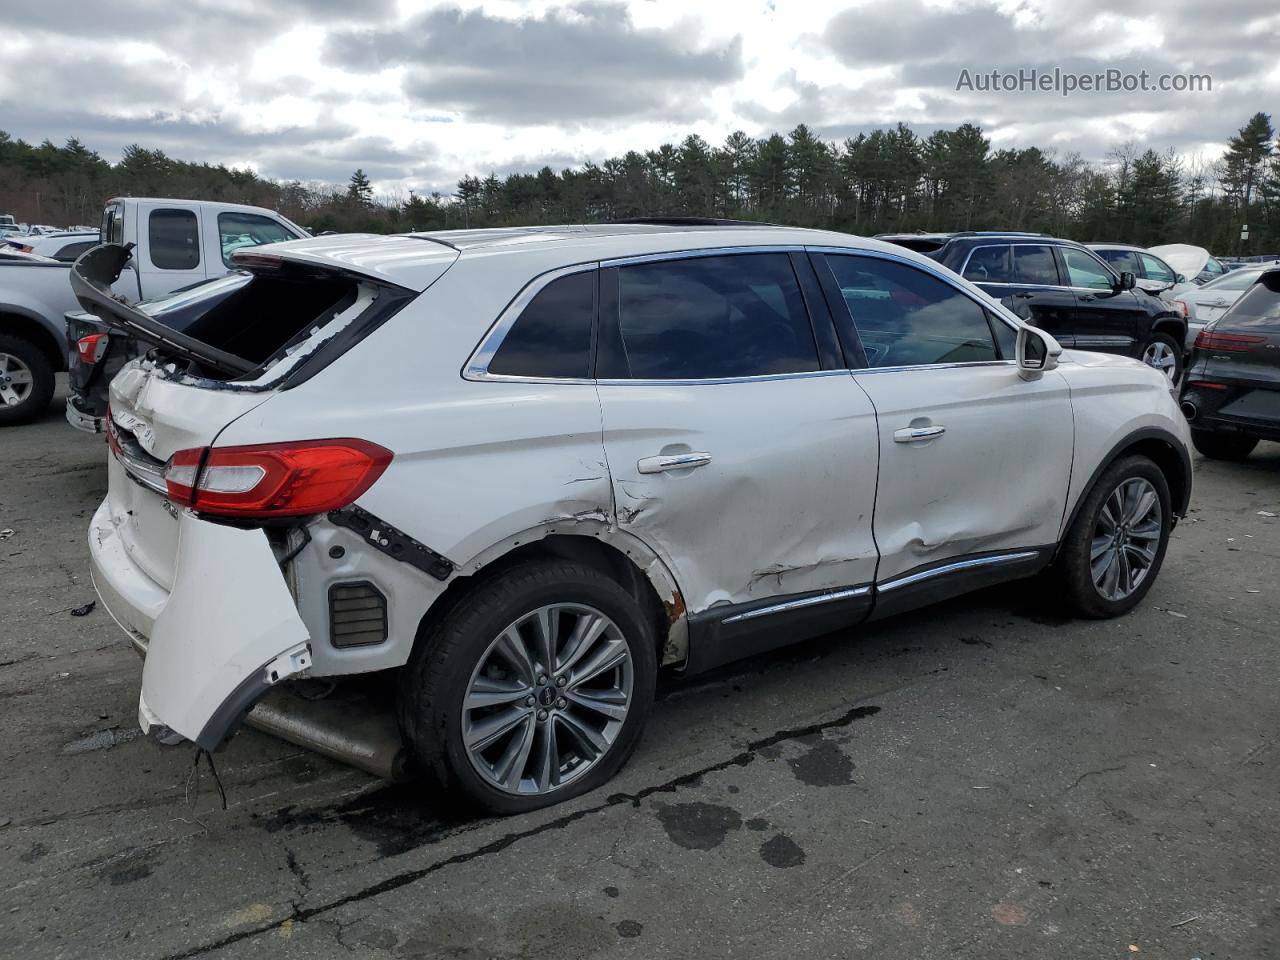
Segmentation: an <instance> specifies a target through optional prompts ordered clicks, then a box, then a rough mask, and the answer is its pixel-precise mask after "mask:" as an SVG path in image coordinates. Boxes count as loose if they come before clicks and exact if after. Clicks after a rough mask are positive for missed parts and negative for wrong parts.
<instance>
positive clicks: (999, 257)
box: [964, 246, 1013, 283]
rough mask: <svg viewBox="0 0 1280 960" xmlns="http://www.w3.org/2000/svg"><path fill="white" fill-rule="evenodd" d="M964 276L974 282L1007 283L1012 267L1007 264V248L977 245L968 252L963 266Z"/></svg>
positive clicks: (1011, 276)
mask: <svg viewBox="0 0 1280 960" xmlns="http://www.w3.org/2000/svg"><path fill="white" fill-rule="evenodd" d="M964 277H965V279H966V280H972V281H973V282H974V283H1009V282H1010V281H1011V280H1012V279H1013V268H1012V267H1011V266H1010V265H1009V248H1008V247H1007V246H1002V247H978V248H977V249H976V250H974V251H973V253H971V254H969V262H968V263H966V264H965V267H964Z"/></svg>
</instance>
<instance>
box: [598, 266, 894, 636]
mask: <svg viewBox="0 0 1280 960" xmlns="http://www.w3.org/2000/svg"><path fill="white" fill-rule="evenodd" d="M809 309H812V310H813V311H814V312H815V318H814V319H815V320H816V321H817V322H818V324H819V325H818V328H817V329H816V330H815V327H814V324H813V323H812V322H811V320H810V316H809ZM833 351H836V352H838V345H837V344H836V343H835V339H834V331H833V330H832V329H831V326H830V320H829V314H828V313H827V312H826V306H825V301H824V300H823V297H822V293H821V290H820V289H819V287H818V285H817V281H816V277H815V276H814V274H813V268H812V266H811V265H810V264H809V262H808V258H807V257H805V256H804V255H803V254H802V253H800V252H798V251H797V252H786V251H776V252H775V251H769V252H759V251H753V250H751V249H750V248H748V249H745V250H742V251H740V252H738V251H734V252H729V253H725V252H716V253H713V254H707V255H699V254H696V253H689V254H682V255H680V256H677V257H656V258H641V259H639V260H630V261H626V262H620V263H618V264H616V265H608V264H606V265H605V269H603V270H602V275H601V319H600V335H599V346H598V354H597V370H596V373H597V377H598V380H597V384H598V390H599V396H600V402H601V410H602V416H603V424H604V442H605V451H606V454H607V457H608V461H609V469H610V473H611V475H612V481H613V487H614V499H615V505H616V511H617V519H618V524H619V526H620V527H622V528H623V529H625V530H629V531H631V532H633V533H635V534H636V535H637V536H639V537H640V538H641V539H642V540H644V541H645V542H646V543H648V544H649V545H650V547H651V548H652V549H654V550H655V551H656V552H657V553H658V554H659V555H660V556H661V557H662V558H663V560H664V561H665V562H666V563H667V564H668V565H669V567H670V568H671V569H672V571H673V572H674V573H675V575H676V578H677V580H678V581H679V584H680V587H681V590H682V592H683V594H684V597H685V601H686V603H687V605H688V609H689V612H690V615H691V621H692V622H694V623H698V622H699V621H702V622H708V621H714V622H716V623H717V624H719V625H720V626H722V627H723V628H724V630H725V632H724V633H723V634H721V639H722V640H723V642H724V644H725V645H726V646H728V647H729V648H731V649H732V650H733V653H730V654H728V656H729V657H732V656H737V655H745V654H747V653H750V652H753V651H754V650H755V649H758V648H757V647H754V646H752V644H753V643H754V642H755V640H754V639H753V638H751V637H748V636H747V635H746V634H747V633H748V632H749V631H748V629H747V628H749V627H750V628H754V627H756V626H758V625H762V624H769V625H772V626H781V625H784V624H786V623H787V616H788V615H791V614H803V615H805V616H807V615H809V614H810V613H814V614H817V613H821V614H823V615H828V616H832V617H833V618H834V620H835V621H836V622H839V621H840V619H841V618H842V619H843V620H844V621H846V622H847V621H848V620H850V619H856V618H858V617H860V616H861V615H862V614H864V613H865V611H866V608H867V605H868V603H869V593H870V590H869V587H868V585H869V584H870V582H871V580H872V578H873V576H874V573H875V564H876V549H875V543H874V541H873V539H872V533H871V517H872V507H873V504H874V500H875V488H876V460H877V452H876V426H875V413H874V410H873V409H872V406H871V403H870V401H869V400H868V399H867V396H866V394H864V393H863V392H862V391H861V390H859V389H858V388H857V386H856V385H855V384H854V383H853V381H852V379H851V378H850V376H849V373H848V371H847V369H845V364H844V362H843V360H841V359H838V357H837V356H836V354H835V353H833ZM791 601H796V602H797V604H798V605H797V606H794V607H788V608H782V607H781V606H780V605H781V604H783V603H789V602H791ZM791 625H792V626H795V623H794V621H793V622H792V624H791ZM832 625H834V623H833V624H832ZM828 628H830V627H828ZM717 629H718V628H717ZM809 632H813V631H809ZM694 646H695V647H696V646H697V644H696V643H695V644H694ZM696 654H697V651H696V650H695V655H696Z"/></svg>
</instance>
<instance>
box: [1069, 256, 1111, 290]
mask: <svg viewBox="0 0 1280 960" xmlns="http://www.w3.org/2000/svg"><path fill="white" fill-rule="evenodd" d="M1062 259H1063V260H1064V261H1065V262H1066V264H1067V276H1068V277H1069V278H1070V281H1069V282H1070V284H1071V286H1073V287H1088V288H1089V289H1091V290H1110V289H1111V274H1110V273H1108V272H1107V268H1106V267H1104V266H1103V265H1102V264H1100V263H1099V262H1098V261H1097V260H1096V259H1094V258H1093V257H1092V256H1090V255H1089V254H1087V253H1085V252H1084V251H1083V250H1075V249H1073V248H1071V247H1063V248H1062Z"/></svg>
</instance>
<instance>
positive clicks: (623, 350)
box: [600, 253, 820, 380]
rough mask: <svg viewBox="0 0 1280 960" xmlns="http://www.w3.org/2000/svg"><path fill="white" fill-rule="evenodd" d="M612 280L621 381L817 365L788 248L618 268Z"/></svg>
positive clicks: (804, 368)
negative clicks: (615, 286) (614, 282)
mask: <svg viewBox="0 0 1280 960" xmlns="http://www.w3.org/2000/svg"><path fill="white" fill-rule="evenodd" d="M617 277H618V333H619V335H620V340H621V344H620V345H619V346H620V349H618V350H617V351H616V353H617V354H619V357H617V358H615V359H614V360H612V361H611V362H612V363H613V364H614V365H616V366H619V367H622V368H624V371H625V372H624V373H623V375H624V376H626V377H630V378H634V379H641V380H706V379H723V378H736V377H755V376H764V375H768V374H781V373H803V372H807V371H811V370H818V369H820V366H819V363H818V348H817V345H816V343H815V342H814V339H813V328H812V327H811V326H810V324H809V314H808V311H807V310H806V308H805V305H804V298H803V297H802V296H801V294H800V284H799V282H798V281H797V280H796V275H795V271H794V270H793V269H792V268H791V261H790V259H789V258H788V257H787V256H786V255H785V254H776V253H744V254H736V255H729V256H715V257H691V258H689V259H687V260H659V261H654V262H652V263H640V264H635V265H633V266H625V267H620V268H618V274H617ZM613 375H614V371H612V370H611V371H609V372H607V373H601V374H600V376H613Z"/></svg>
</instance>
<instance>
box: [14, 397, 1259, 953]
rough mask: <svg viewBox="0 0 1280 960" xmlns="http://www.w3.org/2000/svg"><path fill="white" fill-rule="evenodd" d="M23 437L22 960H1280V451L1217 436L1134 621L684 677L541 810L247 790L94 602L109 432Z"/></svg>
mask: <svg viewBox="0 0 1280 960" xmlns="http://www.w3.org/2000/svg"><path fill="white" fill-rule="evenodd" d="M0 449H3V451H4V457H3V458H2V459H0V529H2V530H4V531H5V534H4V536H5V539H3V541H0V623H3V629H2V630H0V705H2V707H3V709H2V712H0V715H2V716H3V717H4V719H5V727H6V733H7V734H8V735H7V736H6V737H5V738H4V741H3V746H0V751H2V760H0V763H2V764H3V770H4V776H3V777H2V778H0V878H2V879H3V898H2V900H0V903H2V904H3V906H2V910H3V912H2V913H0V956H3V957H23V958H35V957H98V958H110V957H128V958H178V957H197V956H198V957H226V958H231V957H261V956H270V957H278V958H289V957H328V956H348V955H356V956H375V957H379V956H387V957H465V958H472V957H474V958H482V957H522V958H542V957H548V958H549V957H554V958H557V960H567V958H574V957H589V956H609V957H614V956H617V957H651V956H659V955H663V956H694V955H697V956H705V957H721V956H739V957H764V956H826V957H844V956H868V957H872V956H874V957H886V956H892V957H917V958H932V957H938V958H942V957H947V958H951V957H983V958H991V957H1015V956H1017V957H1073V958H1075V957H1128V956H1133V955H1137V956H1140V957H1145V956H1149V957H1161V958H1166V957H1167V958H1184V960H1186V958H1192V957H1202V958H1210V957H1212V958H1217V960H1223V958H1262V957H1269V956H1277V955H1280V906H1278V904H1280V853H1278V851H1280V776H1278V775H1277V770H1278V769H1280V767H1278V763H1280V751H1277V749H1276V747H1275V741H1276V737H1277V729H1280V727H1278V724H1277V721H1278V720H1280V707H1278V705H1277V702H1278V696H1277V693H1278V689H1277V677H1278V676H1280V671H1278V667H1280V652H1278V650H1277V637H1280V595H1278V594H1277V590H1276V571H1277V569H1280V567H1278V564H1280V517H1276V516H1275V514H1277V513H1280V445H1276V444H1263V445H1262V446H1261V447H1260V448H1259V450H1258V451H1257V452H1256V453H1255V454H1254V456H1253V457H1252V458H1251V459H1250V460H1249V461H1248V462H1247V463H1244V464H1224V463H1217V462H1210V461H1205V460H1200V459H1197V461H1196V471H1197V473H1196V483H1197V487H1196V492H1195V495H1194V497H1193V501H1192V513H1191V515H1190V517H1189V519H1188V520H1187V521H1184V522H1183V523H1181V524H1180V525H1179V526H1178V528H1177V530H1176V531H1175V532H1174V536H1173V539H1172V541H1171V545H1170V548H1169V552H1168V557H1167V559H1166V562H1165V566H1164V570H1163V572H1162V573H1161V575H1160V578H1159V581H1158V582H1157V584H1156V585H1155V588H1154V589H1153V590H1152V592H1151V593H1150V595H1149V596H1148V598H1147V600H1146V602H1145V603H1144V604H1143V605H1142V606H1141V607H1140V608H1139V609H1138V610H1137V611H1135V612H1134V613H1132V614H1131V615H1129V616H1126V617H1124V618H1122V619H1119V620H1115V621H1101V622H1085V621H1068V620H1063V619H1061V618H1060V617H1058V616H1057V615H1056V614H1055V613H1054V607H1053V604H1052V598H1050V597H1046V596H1044V595H1043V594H1042V592H1041V591H1040V589H1039V587H1038V586H1037V585H1035V584H1019V585H1015V586H1014V587H1012V588H1005V589H1000V590H995V591H988V592H985V593H982V594H978V595H976V596H972V597H968V598H962V599H960V600H956V601H952V602H949V603H947V604H944V605H942V606H939V607H934V608H930V609H927V610H924V611H922V612H920V613H917V614H914V615H909V616H905V617H901V618H899V619H896V620H891V621H887V622H883V623H879V624H876V625H873V626H870V627H866V628H863V629H860V630H858V631H856V632H851V633H849V634H846V635H833V636H830V637H827V638H823V639H821V640H818V641H814V642H810V643H805V644H802V645H800V646H797V647H793V648H790V649H789V650H786V651H784V652H782V653H780V654H776V655H772V656H768V657H761V658H757V659H754V660H750V661H746V662H743V663H740V664H737V665H734V666H732V667H729V668H726V669H724V670H721V671H719V672H717V673H714V674H711V675H709V676H702V677H698V678H695V679H691V680H688V681H682V680H680V679H678V678H668V679H667V680H665V681H664V682H663V683H662V684H661V685H660V688H659V699H660V702H659V704H658V706H657V708H656V710H655V713H654V717H653V721H652V723H651V725H650V727H649V730H648V733H647V735H646V738H645V740H644V742H643V744H642V745H641V747H640V749H639V751H638V753H637V754H636V756H635V758H634V759H633V760H632V762H631V763H630V764H629V766H628V767H627V768H626V769H625V770H624V771H623V773H622V775H621V776H620V777H618V778H617V779H616V780H615V781H614V782H613V783H611V784H610V785H609V786H607V787H606V788H604V789H603V790H601V791H597V792H596V793H594V794H588V795H587V796H584V797H581V798H579V799H577V800H574V801H571V802H569V803H567V804H563V805H560V806H556V807H553V808H550V809H548V810H544V811H541V812H539V813H536V814H532V815H527V816H521V817H515V818H509V819H475V818H470V817H468V816H467V815H466V813H465V811H463V812H460V811H457V810H451V809H447V808H445V807H444V806H442V805H441V804H440V803H439V802H438V801H437V799H436V798H433V797H432V796H430V795H427V794H425V793H424V792H423V791H422V790H421V789H419V788H417V787H416V786H415V785H414V784H405V785H397V786H387V785H385V784H383V783H381V782H378V781H375V780H374V779H372V778H370V777H369V776H367V775H365V774H363V773H360V772H358V771H355V770H352V769H349V768H346V767H343V766H340V765H338V764H335V763H331V762H329V761H326V760H324V759H322V758H320V757H318V756H315V755H312V754H309V753H306V752H303V751H300V750H298V749H297V748H294V747H291V746H289V745H287V744H284V743H282V742H279V741H275V740H272V739H270V738H268V737H265V736H263V735H261V734H258V733H255V732H252V731H246V732H243V733H242V734H240V735H239V736H237V737H236V738H235V740H234V741H233V742H232V743H231V744H230V746H229V747H228V748H227V749H226V750H225V751H223V752H222V753H221V754H219V755H218V756H217V765H218V771H219V773H220V775H221V780H222V784H223V786H224V787H225V790H226V796H227V809H226V810H225V811H223V810H222V809H221V805H220V803H219V799H218V792H217V788H216V786H215V784H214V782H213V780H212V779H211V777H210V776H209V773H208V770H207V768H205V767H203V765H202V766H201V768H200V770H199V771H198V773H199V776H198V777H197V776H195V775H193V769H192V759H193V751H192V748H191V747H190V746H189V745H185V746H180V747H162V746H160V745H158V744H155V743H152V742H150V741H148V740H145V739H143V738H141V737H140V736H139V735H138V732H137V726H136V708H137V694H138V683H139V675H140V662H139V660H138V659H137V657H136V656H135V655H134V654H133V652H132V651H131V649H130V647H129V646H128V644H127V643H126V641H125V639H124V636H123V634H121V633H120V631H119V630H118V628H117V627H116V626H115V624H114V623H113V622H112V621H111V618H110V617H109V616H108V615H107V613H106V611H105V610H103V609H102V608H101V607H98V608H97V609H94V610H92V611H90V612H89V613H88V614H87V615H84V616H75V615H73V611H77V608H82V607H83V606H84V605H86V604H88V603H89V602H90V601H91V600H93V599H94V593H93V587H92V584H91V583H90V581H89V576H88V568H87V562H86V548H85V545H84V537H85V529H86V526H87V523H88V518H89V516H90V515H91V513H92V511H93V508H94V507H95V506H96V504H97V503H98V502H99V500H100V499H101V497H102V496H103V494H104V492H105V487H106V478H105V475H104V466H103V464H104V456H105V452H104V448H103V444H102V443H101V441H100V440H96V439H94V438H90V437H88V436H86V435H83V434H78V433H76V432H74V431H72V430H71V429H70V428H69V427H67V426H66V424H65V423H64V422H63V421H62V419H61V413H60V406H59V405H55V407H54V408H53V409H52V410H51V412H50V413H49V414H48V415H47V416H46V417H45V419H44V420H43V421H42V422H40V423H37V424H34V425H31V426H26V427H18V428H11V429H7V430H5V431H4V432H3V436H2V438H0ZM1260 512H1261V513H1260ZM1266 514H1270V515H1269V516H1268V515H1266ZM8 531H12V533H11V534H10V533H8ZM77 612H78V611H77Z"/></svg>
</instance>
